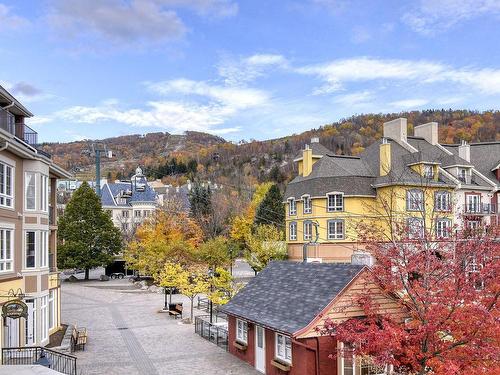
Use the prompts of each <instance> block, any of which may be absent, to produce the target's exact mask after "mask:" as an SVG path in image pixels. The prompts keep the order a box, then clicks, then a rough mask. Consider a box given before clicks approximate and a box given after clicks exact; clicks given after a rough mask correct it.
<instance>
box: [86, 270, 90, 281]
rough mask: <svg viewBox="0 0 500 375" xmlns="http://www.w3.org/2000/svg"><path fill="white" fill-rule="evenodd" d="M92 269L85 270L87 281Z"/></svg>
mask: <svg viewBox="0 0 500 375" xmlns="http://www.w3.org/2000/svg"><path fill="white" fill-rule="evenodd" d="M89 272H90V268H85V280H88V279H89Z"/></svg>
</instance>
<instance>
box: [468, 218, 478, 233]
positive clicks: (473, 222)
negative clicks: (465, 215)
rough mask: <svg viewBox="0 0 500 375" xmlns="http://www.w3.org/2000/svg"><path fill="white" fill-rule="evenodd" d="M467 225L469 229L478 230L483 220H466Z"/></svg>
mask: <svg viewBox="0 0 500 375" xmlns="http://www.w3.org/2000/svg"><path fill="white" fill-rule="evenodd" d="M465 225H466V227H467V229H469V230H472V231H476V230H478V229H479V227H480V226H481V222H480V221H479V220H467V221H466V222H465Z"/></svg>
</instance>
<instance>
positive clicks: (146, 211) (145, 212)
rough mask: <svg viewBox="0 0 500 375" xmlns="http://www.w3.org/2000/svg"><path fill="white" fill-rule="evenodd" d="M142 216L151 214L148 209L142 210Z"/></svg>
mask: <svg viewBox="0 0 500 375" xmlns="http://www.w3.org/2000/svg"><path fill="white" fill-rule="evenodd" d="M143 216H144V217H150V216H151V211H149V210H144V211H143Z"/></svg>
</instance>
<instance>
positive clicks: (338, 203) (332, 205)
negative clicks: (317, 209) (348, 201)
mask: <svg viewBox="0 0 500 375" xmlns="http://www.w3.org/2000/svg"><path fill="white" fill-rule="evenodd" d="M327 199H328V206H327V210H328V212H333V211H343V210H344V195H343V194H328V195H327Z"/></svg>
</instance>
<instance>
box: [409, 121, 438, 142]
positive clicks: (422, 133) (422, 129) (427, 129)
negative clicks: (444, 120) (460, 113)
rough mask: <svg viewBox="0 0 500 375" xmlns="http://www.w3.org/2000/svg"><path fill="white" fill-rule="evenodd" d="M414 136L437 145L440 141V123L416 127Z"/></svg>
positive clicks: (429, 123)
mask: <svg viewBox="0 0 500 375" xmlns="http://www.w3.org/2000/svg"><path fill="white" fill-rule="evenodd" d="M413 130H414V134H415V137H422V138H423V139H425V140H426V141H427V142H429V143H430V144H431V145H437V143H438V141H439V139H438V123H437V122H428V123H427V124H422V125H418V126H415V128H414V129H413Z"/></svg>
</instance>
